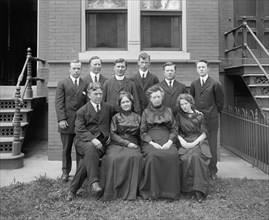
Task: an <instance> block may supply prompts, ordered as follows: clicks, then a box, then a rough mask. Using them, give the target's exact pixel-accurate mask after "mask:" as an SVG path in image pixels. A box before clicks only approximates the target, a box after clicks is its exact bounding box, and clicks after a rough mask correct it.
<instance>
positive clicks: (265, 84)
mask: <svg viewBox="0 0 269 220" xmlns="http://www.w3.org/2000/svg"><path fill="white" fill-rule="evenodd" d="M248 86H249V87H269V83H260V84H249V85H248Z"/></svg>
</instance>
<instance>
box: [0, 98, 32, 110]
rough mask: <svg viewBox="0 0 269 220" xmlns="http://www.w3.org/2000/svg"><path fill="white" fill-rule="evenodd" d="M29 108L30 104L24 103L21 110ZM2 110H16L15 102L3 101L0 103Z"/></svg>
mask: <svg viewBox="0 0 269 220" xmlns="http://www.w3.org/2000/svg"><path fill="white" fill-rule="evenodd" d="M27 107H28V102H27V101H24V102H23V104H22V105H21V108H25V109H26V108H27ZM0 108H1V109H11V108H13V109H14V108H15V102H14V100H6V101H5V100H1V101H0Z"/></svg>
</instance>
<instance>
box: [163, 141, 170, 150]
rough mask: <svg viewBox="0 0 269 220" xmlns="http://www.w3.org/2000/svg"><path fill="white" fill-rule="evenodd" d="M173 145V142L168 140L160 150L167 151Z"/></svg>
mask: <svg viewBox="0 0 269 220" xmlns="http://www.w3.org/2000/svg"><path fill="white" fill-rule="evenodd" d="M172 144H173V141H171V140H168V141H167V142H166V143H165V144H164V145H163V146H162V149H164V150H167V149H169V148H170V147H171V145H172Z"/></svg>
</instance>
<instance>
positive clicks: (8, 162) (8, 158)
mask: <svg viewBox="0 0 269 220" xmlns="http://www.w3.org/2000/svg"><path fill="white" fill-rule="evenodd" d="M23 158H24V154H23V153H20V155H17V156H13V155H12V153H0V169H19V168H22V167H23Z"/></svg>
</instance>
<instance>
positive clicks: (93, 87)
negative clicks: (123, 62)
mask: <svg viewBox="0 0 269 220" xmlns="http://www.w3.org/2000/svg"><path fill="white" fill-rule="evenodd" d="M97 89H101V90H103V87H102V84H101V83H99V82H92V83H90V84H89V85H88V87H87V92H88V93H89V92H91V91H95V90H97Z"/></svg>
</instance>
